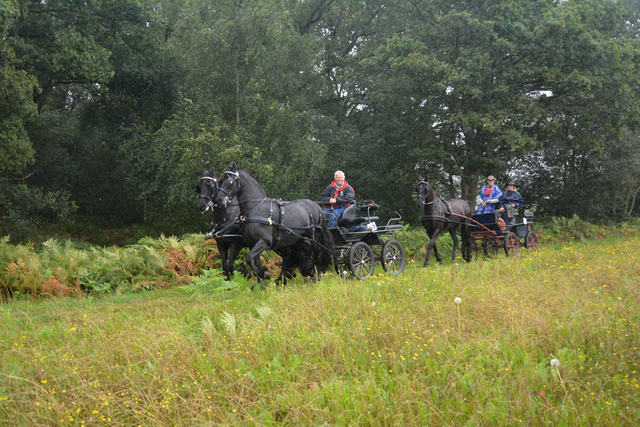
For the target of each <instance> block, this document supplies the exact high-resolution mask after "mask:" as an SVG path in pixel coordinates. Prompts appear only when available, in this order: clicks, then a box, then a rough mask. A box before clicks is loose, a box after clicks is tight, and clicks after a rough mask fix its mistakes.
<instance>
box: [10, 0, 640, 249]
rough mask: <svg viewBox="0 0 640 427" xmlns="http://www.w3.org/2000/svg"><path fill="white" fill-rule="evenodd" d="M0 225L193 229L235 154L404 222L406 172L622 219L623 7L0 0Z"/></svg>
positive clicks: (632, 66) (631, 111)
mask: <svg viewBox="0 0 640 427" xmlns="http://www.w3.org/2000/svg"><path fill="white" fill-rule="evenodd" d="M0 5H1V7H0V35H1V37H0V185H1V189H0V236H2V235H11V238H12V240H15V241H17V240H26V239H31V238H33V237H34V233H38V232H41V231H42V230H43V227H44V226H45V225H50V224H54V223H59V222H63V223H65V224H66V229H67V230H75V233H80V232H82V229H83V227H86V226H96V228H98V227H102V228H106V227H121V226H125V225H132V224H138V225H146V226H153V227H155V229H157V230H164V231H171V232H177V233H186V232H189V231H200V232H203V231H205V230H206V227H207V222H208V221H207V219H206V218H203V217H202V216H201V215H200V214H199V213H197V212H196V210H195V199H194V193H193V188H194V185H195V183H196V182H197V181H198V179H199V177H200V173H201V171H202V169H203V167H211V166H213V167H215V169H216V170H223V169H224V168H225V166H226V164H227V162H229V161H236V162H238V163H239V164H240V166H241V167H242V168H244V169H246V170H248V171H250V172H251V173H252V174H253V175H254V176H256V178H257V179H258V180H259V181H260V182H261V183H262V184H263V185H264V186H265V187H266V188H267V190H268V191H269V193H270V194H271V195H272V196H275V197H282V198H284V199H294V198H298V197H311V198H316V197H317V196H318V195H319V193H320V192H321V190H322V189H323V188H324V186H326V185H327V183H328V182H329V181H330V180H331V178H332V172H333V171H334V170H335V169H343V170H345V172H346V174H347V180H348V181H349V182H350V183H351V184H352V185H353V186H354V187H355V188H356V195H357V198H358V199H360V200H363V199H369V198H371V199H374V200H376V201H377V202H379V203H380V204H381V205H382V206H383V208H384V209H386V210H387V211H390V210H396V211H399V212H401V214H402V215H403V217H404V218H405V219H406V220H407V221H408V222H412V223H415V222H416V221H417V219H418V217H419V211H418V209H417V207H416V205H415V202H414V198H413V189H414V185H415V182H416V179H417V177H418V174H422V175H428V176H429V178H430V179H431V181H432V182H434V183H436V184H437V191H438V193H439V194H440V195H443V196H446V197H460V196H462V197H464V198H466V199H468V200H470V201H472V203H475V195H476V194H477V192H478V185H479V184H481V183H482V181H483V178H484V176H486V175H487V174H493V175H496V176H497V177H498V181H499V185H500V184H501V185H502V187H504V184H505V183H506V180H507V179H509V178H515V179H516V180H517V181H518V183H519V189H520V191H521V193H522V194H523V196H524V198H525V200H526V201H527V202H528V203H529V206H528V207H529V208H535V209H537V210H538V212H541V213H549V214H552V215H560V216H567V217H571V216H572V215H574V214H577V215H579V216H580V217H581V218H594V219H604V218H609V219H613V220H620V219H624V218H626V217H629V216H638V214H639V208H638V204H640V203H639V202H640V201H638V200H636V195H637V194H638V191H640V157H639V149H640V139H639V137H640V132H639V131H638V124H639V123H638V119H639V117H640V92H639V86H640V72H639V68H638V66H639V65H640V44H639V39H638V35H639V34H638V32H639V21H638V14H640V1H638V0H618V1H613V0H577V1H570V0H567V1H553V0H487V1H483V0H448V1H441V0H384V1H383V0H367V1H364V0H306V1H299V0H181V1H178V0H156V1H149V0H83V1H76V0H64V1H63V0H47V1H46V2H41V1H35V0H0Z"/></svg>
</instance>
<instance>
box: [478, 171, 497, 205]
mask: <svg viewBox="0 0 640 427" xmlns="http://www.w3.org/2000/svg"><path fill="white" fill-rule="evenodd" d="M495 183H496V178H495V177H494V176H493V175H489V176H488V177H487V183H486V184H485V185H483V186H482V188H481V189H480V199H481V200H482V201H481V202H480V204H479V205H478V207H477V208H476V211H475V213H490V212H495V204H496V203H498V202H500V197H502V191H500V188H498V186H497V185H495Z"/></svg>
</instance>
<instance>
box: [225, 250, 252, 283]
mask: <svg viewBox="0 0 640 427" xmlns="http://www.w3.org/2000/svg"><path fill="white" fill-rule="evenodd" d="M244 247H245V244H244V242H235V243H232V244H231V245H230V250H229V255H228V256H227V264H226V265H225V266H224V269H225V272H228V273H227V274H228V275H229V276H232V275H233V269H234V266H235V263H236V259H237V258H238V255H239V254H240V251H241V250H242V249H243V248H244ZM259 259H260V258H258V260H259ZM223 262H224V261H223ZM258 265H260V264H258ZM227 280H229V279H227Z"/></svg>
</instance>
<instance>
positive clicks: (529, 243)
mask: <svg viewBox="0 0 640 427" xmlns="http://www.w3.org/2000/svg"><path fill="white" fill-rule="evenodd" d="M524 247H525V248H527V249H533V250H535V251H536V252H538V248H539V247H540V242H538V235H537V234H536V233H535V231H527V234H526V235H525V236H524Z"/></svg>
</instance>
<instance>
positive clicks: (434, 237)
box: [423, 228, 442, 267]
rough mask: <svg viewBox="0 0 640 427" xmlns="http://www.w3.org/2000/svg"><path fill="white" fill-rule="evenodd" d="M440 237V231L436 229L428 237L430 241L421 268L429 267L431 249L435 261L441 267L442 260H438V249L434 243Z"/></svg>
mask: <svg viewBox="0 0 640 427" xmlns="http://www.w3.org/2000/svg"><path fill="white" fill-rule="evenodd" d="M439 235H440V229H439V228H437V229H436V230H435V231H434V232H433V233H432V234H431V235H429V237H430V240H429V244H428V245H427V256H426V258H425V259H424V265H423V267H429V256H430V255H431V249H432V248H433V252H434V253H435V255H436V260H437V261H438V264H440V265H442V259H441V258H440V254H439V253H438V247H437V246H436V241H437V240H438V236H439Z"/></svg>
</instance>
